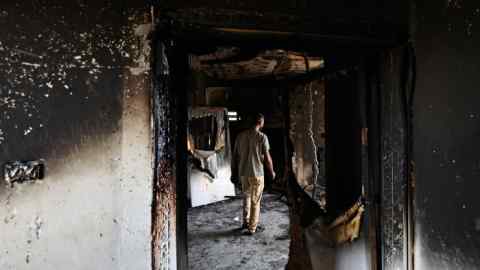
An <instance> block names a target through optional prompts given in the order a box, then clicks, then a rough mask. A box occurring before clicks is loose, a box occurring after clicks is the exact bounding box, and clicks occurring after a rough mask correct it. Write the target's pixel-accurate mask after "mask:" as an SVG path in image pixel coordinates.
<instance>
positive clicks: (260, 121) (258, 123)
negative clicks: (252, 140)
mask: <svg viewBox="0 0 480 270" xmlns="http://www.w3.org/2000/svg"><path fill="white" fill-rule="evenodd" d="M253 120H254V122H255V127H256V128H263V125H264V123H265V117H264V116H263V114H261V113H257V114H256V115H255V118H254V119H253Z"/></svg>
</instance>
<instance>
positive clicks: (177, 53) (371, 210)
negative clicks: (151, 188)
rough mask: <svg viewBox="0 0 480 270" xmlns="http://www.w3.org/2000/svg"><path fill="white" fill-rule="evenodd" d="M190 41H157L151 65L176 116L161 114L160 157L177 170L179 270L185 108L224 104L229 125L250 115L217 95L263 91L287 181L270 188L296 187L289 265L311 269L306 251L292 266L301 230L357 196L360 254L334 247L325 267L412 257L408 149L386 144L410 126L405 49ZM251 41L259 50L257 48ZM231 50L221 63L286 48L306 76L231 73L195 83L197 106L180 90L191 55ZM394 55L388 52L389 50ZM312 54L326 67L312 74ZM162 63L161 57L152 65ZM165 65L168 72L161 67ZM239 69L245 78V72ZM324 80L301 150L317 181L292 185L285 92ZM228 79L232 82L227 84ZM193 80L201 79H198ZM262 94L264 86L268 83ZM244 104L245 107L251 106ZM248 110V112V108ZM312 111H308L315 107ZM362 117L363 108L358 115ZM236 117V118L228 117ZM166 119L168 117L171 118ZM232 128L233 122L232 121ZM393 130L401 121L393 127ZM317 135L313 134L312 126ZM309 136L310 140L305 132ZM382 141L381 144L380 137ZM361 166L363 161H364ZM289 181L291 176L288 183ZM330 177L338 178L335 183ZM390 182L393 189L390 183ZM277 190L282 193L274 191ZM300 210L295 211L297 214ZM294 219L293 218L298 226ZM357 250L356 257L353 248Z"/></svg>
mask: <svg viewBox="0 0 480 270" xmlns="http://www.w3.org/2000/svg"><path fill="white" fill-rule="evenodd" d="M163 36H165V35H163ZM189 38H193V39H194V40H196V39H195V37H194V36H191V35H186V36H177V37H176V38H175V39H172V40H168V41H167V42H165V41H164V40H163V41H162V42H163V43H162V44H161V45H159V46H158V47H159V48H157V53H158V55H157V56H156V65H158V67H157V68H158V69H157V75H158V74H159V73H160V74H161V76H163V77H162V80H161V82H160V81H159V82H158V85H159V86H160V87H162V86H163V87H165V88H164V89H163V90H164V91H163V92H162V93H164V94H165V93H166V94H167V95H169V96H168V97H167V98H166V101H167V103H169V104H170V107H169V108H170V109H172V113H173V114H175V115H174V116H173V117H167V118H166V119H165V121H167V122H168V123H169V125H170V127H171V128H172V130H171V131H173V133H171V134H175V135H174V136H173V137H174V138H172V141H171V142H170V146H171V145H172V142H174V144H173V145H175V147H174V148H170V152H168V150H167V152H168V155H170V157H171V158H173V159H174V160H172V164H173V165H174V167H173V168H175V170H174V172H175V177H176V186H175V189H176V192H175V194H176V197H175V200H174V201H173V202H174V203H175V204H176V205H175V207H176V211H175V214H176V219H175V228H176V231H175V236H173V235H170V238H168V241H167V242H169V241H172V238H174V237H176V238H175V241H174V242H175V243H176V244H177V246H176V252H178V256H179V257H177V258H178V262H179V265H184V266H182V267H186V265H187V260H188V259H187V258H188V257H187V255H186V254H188V253H187V252H186V251H187V250H188V236H187V228H188V222H187V213H188V207H189V203H188V200H187V197H186V194H188V192H189V191H188V180H187V179H188V172H187V170H186V168H187V167H188V157H187V155H185V154H182V153H187V151H188V148H187V141H188V134H189V133H188V130H189V125H188V119H189V118H188V117H189V116H188V115H189V112H188V108H189V107H190V106H189V105H191V104H194V102H199V104H201V105H204V106H207V105H210V104H215V105H216V106H224V107H226V108H227V114H226V115H227V116H229V115H228V112H229V111H230V112H232V114H231V116H232V118H233V116H235V118H236V119H243V118H245V117H247V114H248V113H244V112H243V110H245V109H244V108H242V106H241V105H242V104H245V103H243V102H241V101H238V102H239V104H240V105H238V104H237V105H238V106H237V107H235V106H234V103H232V104H227V103H224V104H222V102H224V101H225V100H223V99H222V98H221V96H222V95H223V96H225V97H234V96H235V95H237V94H238V93H242V95H241V96H242V97H248V96H249V91H251V93H259V92H260V93H261V94H260V95H268V94H267V93H269V94H270V95H271V96H270V98H265V99H264V98H262V99H260V100H267V101H269V102H273V103H278V104H276V105H272V106H278V107H279V110H278V112H280V115H283V117H284V118H283V119H282V120H281V121H280V123H281V124H280V125H279V126H275V127H271V130H270V131H268V130H269V128H267V129H266V130H265V132H266V133H267V132H270V134H271V136H272V138H274V137H275V135H277V134H281V136H279V137H278V138H277V139H278V144H283V145H282V147H281V148H280V149H282V151H279V152H278V153H277V154H276V156H277V158H278V159H277V162H278V160H279V162H278V163H279V164H282V166H283V170H282V171H283V172H282V173H283V177H282V178H283V179H284V181H282V182H280V183H275V181H271V187H272V189H275V188H279V189H280V191H282V188H283V191H284V193H286V194H288V192H290V191H292V190H299V192H297V193H296V195H295V196H297V197H295V196H293V197H292V195H287V199H288V200H290V201H287V203H288V206H289V217H290V225H289V228H288V231H289V237H290V241H291V243H290V250H289V258H288V259H289V262H288V264H287V268H288V267H290V268H289V269H309V268H308V267H310V268H312V269H318V268H315V267H316V266H315V262H314V258H315V257H316V255H315V254H314V255H312V254H310V255H309V257H308V256H307V258H305V260H304V261H308V262H303V266H302V268H293V267H295V265H302V262H298V264H296V263H295V260H297V258H300V257H302V256H300V255H298V254H297V253H298V250H297V251H295V248H296V249H302V248H308V243H307V242H308V239H305V237H303V238H302V236H301V235H302V234H303V231H302V230H305V229H306V228H307V227H309V226H311V225H312V224H314V223H315V221H316V220H317V218H318V217H320V216H325V219H326V220H329V221H330V222H331V221H333V220H335V218H336V217H338V216H339V215H341V214H342V213H343V212H344V211H346V210H348V209H349V207H351V206H352V204H353V203H354V202H357V201H358V200H359V199H360V200H362V199H361V198H363V203H364V204H365V205H366V207H367V211H366V214H365V215H364V217H363V219H364V221H365V222H363V223H362V227H361V229H360V231H361V232H362V233H361V234H360V235H361V237H360V238H361V239H362V241H357V243H360V244H359V248H356V249H354V250H351V249H348V248H347V249H342V248H340V249H341V250H342V252H340V253H338V252H337V249H335V255H336V256H337V257H336V258H335V260H337V259H338V258H341V261H342V262H343V266H342V264H340V266H339V263H338V262H331V263H333V264H335V265H336V266H335V267H336V268H332V269H348V265H352V264H354V263H355V262H358V260H357V258H354V257H352V256H350V255H351V254H353V253H356V254H360V256H362V257H363V258H364V260H363V261H364V262H365V264H364V266H362V267H361V269H377V268H378V267H380V265H385V264H388V263H390V264H392V265H393V264H395V265H397V264H398V265H405V264H406V263H407V262H406V261H407V259H406V258H408V252H409V251H408V246H409V245H408V243H409V242H408V241H407V239H408V235H409V233H410V232H409V231H408V224H409V221H408V220H409V218H408V210H407V208H408V203H407V202H408V198H407V195H406V194H408V190H406V189H405V183H406V181H408V180H406V179H407V177H406V175H405V167H403V165H402V164H405V162H404V160H405V156H403V154H402V153H406V152H405V151H408V149H407V148H405V145H406V142H405V141H401V142H400V143H399V144H396V145H395V144H394V142H393V141H394V140H395V137H396V138H397V139H401V140H404V139H405V138H406V137H405V135H406V134H405V133H400V134H398V133H397V132H396V131H398V130H400V131H402V132H403V131H405V128H406V127H408V124H406V125H404V124H405V123H407V122H406V120H407V119H408V117H405V116H406V115H407V114H404V113H405V111H404V109H405V107H404V106H403V105H402V104H403V101H405V96H403V94H404V92H403V91H404V90H406V88H407V86H408V85H406V84H404V81H405V78H401V77H402V76H403V71H402V70H403V67H404V66H405V65H406V64H405V63H404V62H403V59H404V56H405V55H408V53H405V50H404V49H400V50H397V51H394V50H391V49H387V48H384V47H382V48H379V47H377V48H368V47H367V48H366V47H353V48H352V47H347V48H341V49H338V48H332V46H331V45H330V46H325V45H320V46H319V44H318V43H313V44H308V45H306V46H305V44H304V45H300V46H299V45H298V44H296V43H295V42H293V43H292V42H291V41H289V40H286V41H284V42H283V43H276V46H275V47H271V46H272V45H271V44H272V42H271V40H269V39H268V38H266V37H262V38H258V40H255V41H256V42H254V43H253V44H257V45H255V46H253V47H252V45H251V44H252V40H249V41H248V42H244V41H242V40H243V39H239V40H240V41H239V40H235V39H234V41H232V40H231V39H228V40H227V41H225V39H212V40H214V42H213V41H212V40H211V41H209V42H205V43H203V44H201V45H199V46H194V47H193V46H191V45H189V44H191V41H189ZM258 44H266V45H263V46H259V45H258ZM278 44H282V45H283V46H282V47H281V49H278V48H279V47H278ZM232 45H234V46H235V47H236V48H240V50H241V49H242V48H244V52H243V53H242V55H240V56H238V55H237V56H231V55H230V56H229V57H227V59H228V61H230V63H235V62H240V61H243V60H245V59H252V57H253V59H254V58H255V57H256V56H258V55H261V54H262V53H263V54H265V52H267V51H271V50H280V51H287V52H288V51H293V52H295V53H297V54H299V55H300V57H301V59H302V61H303V62H302V63H303V67H304V71H303V73H300V74H296V75H295V76H290V77H289V76H281V75H280V76H279V75H278V74H274V73H269V74H268V75H267V76H260V78H248V79H247V80H245V79H243V80H242V79H241V78H240V79H239V78H235V77H230V78H229V79H227V80H225V79H223V80H218V78H217V79H216V80H214V83H212V84H209V85H208V84H207V85H203V87H201V89H203V90H204V91H205V93H203V99H204V100H202V98H201V97H198V96H195V95H193V96H192V95H189V93H188V92H187V91H186V90H187V89H191V86H192V85H194V84H193V83H192V81H194V80H195V78H192V77H191V76H190V75H189V74H190V71H191V68H192V66H196V65H198V64H199V63H198V59H192V54H193V55H197V56H199V55H200V56H201V55H204V56H205V55H208V54H212V55H217V56H218V55H221V54H219V53H218V52H217V50H218V49H219V48H220V49H222V50H224V49H225V48H231V46H232ZM245 48H246V49H245ZM272 48H273V49H272ZM227 51H228V50H227ZM231 51H232V50H231ZM233 51H234V50H233ZM385 52H388V53H385ZM392 52H394V53H393V54H392ZM309 56H313V57H322V59H323V60H324V61H325V67H322V68H320V69H318V70H313V69H310V68H309V63H308V58H307V57H309ZM235 57H237V58H235ZM232 58H233V60H232ZM273 58H275V57H273ZM159 59H160V60H166V61H159ZM305 59H307V60H305ZM224 60H225V59H222V61H224ZM207 61H213V63H211V65H212V66H213V67H217V70H216V71H212V74H217V77H220V76H224V77H225V78H227V76H229V75H228V74H233V73H235V72H238V71H235V70H233V69H230V71H229V72H230V73H229V72H224V73H222V72H221V70H220V69H219V68H218V67H219V66H221V64H222V63H219V62H218V59H214V60H207ZM215 61H217V62H215ZM167 62H168V63H167ZM223 64H224V63H223ZM166 65H167V66H166ZM266 66H268V65H266ZM312 66H313V65H312ZM394 66H396V67H397V68H398V70H396V71H395V72H391V73H389V72H387V71H388V70H391V68H392V67H394ZM165 67H167V68H166V69H165ZM197 67H198V66H197ZM223 68H224V70H227V69H225V64H224V66H223ZM162 70H163V71H162ZM165 70H167V71H165ZM214 70H215V69H214ZM232 70H233V71H232ZM305 70H306V71H305ZM159 71H160V72H159ZM162 72H163V73H162ZM246 73H247V74H248V72H246ZM218 74H220V75H218ZM243 74H245V73H243ZM213 77H215V76H213ZM186 78H187V79H186ZM197 79H198V78H197ZM322 80H323V82H324V83H325V89H326V95H325V96H326V101H325V105H324V106H325V108H326V109H325V130H324V132H323V134H322V132H319V135H318V138H319V139H318V141H316V140H315V138H314V139H313V144H314V145H315V146H314V151H311V150H312V145H309V146H308V147H309V148H308V149H309V151H311V152H313V153H312V154H310V157H311V158H312V160H314V161H315V160H316V162H314V163H315V165H316V166H315V169H311V171H312V172H310V174H311V175H313V174H315V175H316V176H317V178H316V179H317V181H316V182H311V183H308V182H307V183H306V184H305V183H303V184H302V183H299V181H298V178H299V177H298V174H299V172H300V170H298V171H296V174H295V172H294V170H293V163H294V162H296V163H295V167H296V168H300V167H301V166H299V164H298V160H300V159H299V157H298V156H295V157H293V158H292V154H293V153H295V154H297V152H299V151H298V148H295V145H294V143H295V142H292V141H291V136H290V134H289V132H291V126H292V123H291V120H292V117H291V114H290V113H291V110H292V107H291V104H290V101H291V98H292V96H291V93H292V92H293V91H292V89H294V88H295V85H296V86H301V87H303V88H304V89H305V92H304V94H307V95H314V94H313V93H314V91H311V89H313V88H312V85H313V82H315V81H317V82H316V83H317V84H321V81H322ZM227 81H228V82H230V83H226V82H227ZM165 82H167V83H165ZM385 82H388V83H390V86H391V87H390V88H388V87H386V85H385V84H384V83H385ZM196 83H198V81H197V82H196ZM200 84H201V82H200ZM262 85H268V88H269V89H270V91H264V92H261V91H262V90H261V89H262V87H260V86H262ZM219 88H223V90H219ZM263 88H265V86H264V87H263ZM207 89H209V90H207ZM239 89H243V90H239ZM308 89H310V90H308ZM333 90H335V91H338V92H340V93H343V94H338V92H337V93H336V92H330V94H329V91H333ZM354 90H355V91H354ZM222 91H223V94H219V93H222ZM240 91H243V92H240ZM275 91H277V92H276V94H272V93H275ZM342 91H343V92H342ZM345 91H346V92H345ZM254 96H255V97H254V98H257V96H256V95H255V94H254ZM219 97H220V98H219ZM308 98H309V100H311V99H312V98H311V97H310V96H308ZM239 99H241V98H239ZM245 99H246V100H247V101H250V100H252V99H251V98H250V99H249V98H245ZM257 99H258V98H257ZM199 100H200V101H199ZM272 100H273V101H272ZM392 100H393V102H392ZM231 101H232V100H231ZM202 103H203V104H202ZM247 104H248V105H251V104H252V102H249V103H247ZM407 105H408V104H407ZM212 106H213V105H212ZM245 107H250V108H251V109H252V108H255V106H253V105H252V106H245ZM329 108H330V109H329ZM341 108H344V109H345V110H342V109H341ZM305 109H306V110H307V111H308V112H310V109H311V108H308V107H307V108H305ZM252 110H253V109H252ZM311 112H312V113H314V112H315V111H314V110H313V108H312V111H311ZM345 112H347V116H346V117H345V116H343V115H342V113H345ZM359 112H363V113H364V115H362V114H361V113H359ZM233 113H235V115H234V114H233ZM387 113H390V114H387ZM285 116H288V117H285ZM386 116H389V117H386ZM160 118H161V117H160ZM274 118H275V113H272V116H271V119H274ZM172 119H174V120H173V121H172ZM232 120H233V119H232ZM329 121H330V122H329ZM233 122H237V120H235V121H233ZM238 122H240V121H238ZM272 122H275V121H272ZM336 123H344V125H337V126H335V125H333V126H332V124H336ZM345 123H347V124H345ZM396 124H400V125H399V126H396ZM236 126H237V127H236ZM304 126H306V127H307V128H308V127H310V126H311V124H304ZM236 129H238V130H240V129H241V123H232V127H231V128H230V132H231V137H232V140H231V142H230V143H232V142H234V137H235V135H236V133H237V132H238V131H237V130H236ZM387 129H388V130H387ZM316 130H320V129H319V128H318V127H317V128H316ZM367 130H368V131H367ZM407 133H408V132H407ZM306 134H308V132H307V133H306ZM367 134H368V135H367ZM332 135H335V136H332ZM311 137H315V135H314V134H310V135H308V136H305V138H306V139H305V144H307V143H308V141H307V139H311ZM322 139H323V140H325V142H324V145H323V146H322V145H321V144H320V143H318V142H320V141H321V140H322ZM385 139H387V141H386V140H385ZM345 142H348V146H345ZM397 142H399V140H397ZM310 143H311V142H310ZM393 145H395V146H396V147H397V148H396V149H397V154H395V155H396V156H395V155H394V156H392V159H387V160H384V159H381V158H380V157H382V156H383V154H384V153H387V152H389V151H390V150H391V149H390V148H389V147H391V146H393ZM322 148H323V150H322ZM332 149H333V150H332ZM182 151H183V152H182ZM390 152H391V151H390ZM282 155H283V157H282ZM345 155H347V156H349V158H350V159H348V162H346V163H345V159H344V158H343V157H345ZM365 160H367V161H368V162H363V161H365ZM321 162H325V163H324V164H323V167H322V166H321V165H320V163H321ZM342 162H343V164H342ZM388 162H390V163H389V164H391V165H392V166H395V167H391V168H390V169H391V172H393V174H391V175H394V176H395V177H394V178H388V175H387V174H386V167H385V166H384V164H386V163H388ZM307 167H310V168H311V167H312V166H311V165H307ZM367 169H368V170H367ZM314 171H316V172H314ZM407 171H408V169H407ZM290 172H292V174H289V173H290ZM322 173H323V174H324V178H322V177H318V176H322V175H321V174H322ZM291 176H293V178H292V177H291ZM308 178H311V179H314V178H313V177H311V176H310V177H306V179H308ZM291 179H294V181H293V186H292V185H291V184H290V185H289V182H291V181H290V180H291ZM318 179H320V180H318ZM322 179H323V180H324V182H323V183H322V182H318V181H322ZM329 179H330V181H329ZM332 179H336V180H335V181H333V180H332ZM338 179H341V180H338ZM385 180H387V181H385ZM310 181H311V180H310ZM388 181H389V182H388ZM389 183H390V184H391V185H389ZM322 184H323V187H322ZM389 187H393V189H398V190H393V189H390V190H391V191H389V189H388V188H389ZM298 188H299V189H298ZM316 191H319V192H318V195H316V194H317V193H316ZM321 192H325V193H321ZM281 194H282V193H280V194H279V195H281ZM304 195H306V196H304ZM300 197H301V198H302V199H301V200H300V201H302V203H300V204H297V205H296V206H295V207H294V206H292V201H291V199H292V198H295V199H298V198H300ZM394 197H395V198H397V199H398V201H397V202H401V203H403V205H405V206H406V207H404V208H401V209H400V208H399V209H397V210H398V213H395V212H392V211H391V209H392V208H391V207H393V205H392V203H390V199H391V198H394ZM322 199H325V200H326V203H325V204H324V205H323V206H322V204H321V201H322ZM299 205H300V206H299ZM309 205H311V207H313V208H311V209H315V210H314V212H309V211H303V210H304V209H306V208H309V207H310V206H309ZM237 207H238V206H237ZM298 207H300V209H299V208H298ZM322 207H323V208H322ZM329 207H330V209H329ZM227 209H228V207H227ZM309 209H310V208H309ZM292 216H294V217H295V219H292ZM170 218H171V217H170ZM235 218H236V216H234V217H233V219H232V220H234V221H236V220H235ZM296 218H298V220H297V219H296ZM389 218H391V219H389ZM297 221H298V222H297ZM297 223H298V224H297ZM399 223H401V224H403V225H402V226H403V227H399V226H398V224H399ZM295 226H296V227H295ZM391 226H397V227H396V228H401V229H400V232H398V231H396V232H392V231H389V229H390V228H393V227H391ZM399 233H400V235H401V237H397V238H391V237H392V236H393V234H396V235H399ZM295 235H296V236H297V237H296V236H295ZM179 237H180V238H179ZM294 242H295V243H294ZM394 245H396V247H397V248H399V249H397V250H400V252H398V253H395V254H387V252H388V251H390V250H392V249H391V247H393V246H394ZM170 247H171V245H170ZM292 247H293V248H292ZM359 250H360V251H361V252H360V253H359V252H358V251H359ZM312 258H313V259H312ZM352 258H354V259H352ZM393 258H395V259H393ZM289 265H290V266H289ZM342 267H343V268H342ZM179 268H180V267H179ZM181 269H188V268H181Z"/></svg>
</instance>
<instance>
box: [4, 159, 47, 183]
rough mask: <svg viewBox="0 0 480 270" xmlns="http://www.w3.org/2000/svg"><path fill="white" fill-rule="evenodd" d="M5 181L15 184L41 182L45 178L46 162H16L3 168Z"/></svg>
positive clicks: (9, 163)
mask: <svg viewBox="0 0 480 270" xmlns="http://www.w3.org/2000/svg"><path fill="white" fill-rule="evenodd" d="M3 173H4V177H5V181H6V182H7V183H8V184H10V185H12V186H13V184H15V183H24V182H31V181H36V180H41V179H43V178H44V177H45V162H44V160H42V159H39V160H34V161H14V162H8V163H6V164H5V165H4V166H3Z"/></svg>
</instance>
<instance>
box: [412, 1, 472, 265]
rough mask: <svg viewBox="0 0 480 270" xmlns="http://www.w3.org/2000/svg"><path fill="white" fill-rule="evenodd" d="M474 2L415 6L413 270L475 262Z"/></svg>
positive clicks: (440, 2) (449, 2)
mask: <svg viewBox="0 0 480 270" xmlns="http://www.w3.org/2000/svg"><path fill="white" fill-rule="evenodd" d="M479 29H480V4H479V3H478V1H473V0H455V1H423V2H421V1H419V2H418V3H417V22H416V34H415V45H416V53H417V63H418V64H417V87H416V94H415V108H414V125H415V127H414V136H415V137H414V139H415V141H414V143H415V146H414V148H415V153H414V154H415V163H416V181H415V190H416V193H415V219H416V220H415V221H416V223H415V224H416V228H415V231H416V233H415V268H416V269H478V265H479V263H480V200H479V196H478V191H479V190H480V182H479V179H478V178H479V175H480V155H479V153H480V140H479V135H480V107H479V104H480V91H478V86H479V85H480V77H479V76H478V72H479V70H480V54H479V52H478V48H479V46H480V32H479Z"/></svg>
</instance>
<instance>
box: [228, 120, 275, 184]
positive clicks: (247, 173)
mask: <svg viewBox="0 0 480 270" xmlns="http://www.w3.org/2000/svg"><path fill="white" fill-rule="evenodd" d="M269 150H270V144H269V142H268V138H267V135H265V134H264V133H262V132H260V131H257V130H255V129H248V130H245V131H243V132H241V133H240V134H239V135H238V137H237V139H236V141H235V148H234V162H238V163H237V164H235V165H236V166H237V169H238V171H237V172H238V176H241V177H242V176H243V177H260V176H264V172H263V162H264V159H265V154H266V153H267V152H268V151H269Z"/></svg>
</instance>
